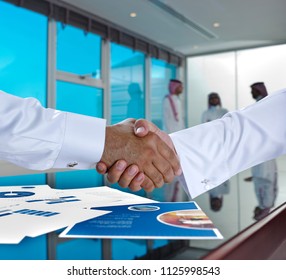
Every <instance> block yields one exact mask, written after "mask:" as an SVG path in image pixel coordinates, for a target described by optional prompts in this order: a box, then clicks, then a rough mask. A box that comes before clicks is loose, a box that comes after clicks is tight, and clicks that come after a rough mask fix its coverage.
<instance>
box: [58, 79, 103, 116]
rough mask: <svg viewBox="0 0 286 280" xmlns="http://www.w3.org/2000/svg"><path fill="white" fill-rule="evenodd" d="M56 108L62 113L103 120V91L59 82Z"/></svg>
mask: <svg viewBox="0 0 286 280" xmlns="http://www.w3.org/2000/svg"><path fill="white" fill-rule="evenodd" d="M56 99H57V101H56V108H57V109H59V110H62V111H67V112H72V113H77V114H83V115H88V116H92V117H98V118H102V116H103V95H102V90H101V89H98V88H94V87H89V86H83V85H78V84H72V83H66V82H61V81H58V82H57V97H56Z"/></svg>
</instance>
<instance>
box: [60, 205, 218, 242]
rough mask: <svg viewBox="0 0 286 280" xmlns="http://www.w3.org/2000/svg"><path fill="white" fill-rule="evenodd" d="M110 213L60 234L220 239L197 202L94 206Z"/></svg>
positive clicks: (73, 236)
mask: <svg viewBox="0 0 286 280" xmlns="http://www.w3.org/2000/svg"><path fill="white" fill-rule="evenodd" d="M95 210H104V211H109V212H110V213H108V214H106V215H104V216H100V217H97V218H94V219H91V220H87V221H84V222H82V223H77V224H76V225H74V226H69V227H68V228H66V229H65V230H64V231H63V232H62V233H61V234H60V237H65V238H68V237H71V238H125V239H221V238H223V237H222V235H221V233H220V232H219V230H218V229H217V228H215V226H214V224H213V223H212V221H211V220H210V219H209V218H208V217H207V216H206V215H205V213H204V212H203V211H202V210H201V209H200V207H199V206H198V205H197V203H195V202H193V201H190V202H171V203H168V202H162V203H144V204H136V205H135V204H131V205H121V206H111V207H96V208H95Z"/></svg>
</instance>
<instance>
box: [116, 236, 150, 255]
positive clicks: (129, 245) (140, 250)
mask: <svg viewBox="0 0 286 280" xmlns="http://www.w3.org/2000/svg"><path fill="white" fill-rule="evenodd" d="M145 254H147V240H144V239H142V240H139V239H138V240H137V239H136V240H127V239H113V240H112V259H114V260H132V259H135V258H140V257H142V256H143V255H145Z"/></svg>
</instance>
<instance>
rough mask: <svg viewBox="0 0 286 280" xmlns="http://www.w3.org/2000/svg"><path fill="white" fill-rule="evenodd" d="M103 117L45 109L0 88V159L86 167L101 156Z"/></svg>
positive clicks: (45, 165)
mask: <svg viewBox="0 0 286 280" xmlns="http://www.w3.org/2000/svg"><path fill="white" fill-rule="evenodd" d="M105 126H106V122H105V120H103V119H98V118H93V117H88V116H84V115H79V114H73V113H67V112H61V111H57V110H53V109H46V108H43V107H42V106H41V104H40V103H39V102H38V100H36V99H34V98H19V97H16V96H13V95H10V94H7V93H5V92H2V91H0V159H1V160H5V161H9V162H11V163H13V164H16V165H18V166H21V167H24V168H28V169H33V170H46V169H50V168H69V167H71V168H76V169H89V168H93V167H95V164H96V162H98V161H99V160H100V158H101V156H102V153H103V149H104V141H105Z"/></svg>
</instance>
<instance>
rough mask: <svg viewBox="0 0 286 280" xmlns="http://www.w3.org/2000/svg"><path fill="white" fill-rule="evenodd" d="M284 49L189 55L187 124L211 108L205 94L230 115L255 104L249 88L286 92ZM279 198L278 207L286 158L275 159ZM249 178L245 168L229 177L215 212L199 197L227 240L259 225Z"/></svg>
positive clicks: (285, 183) (285, 194)
mask: <svg viewBox="0 0 286 280" xmlns="http://www.w3.org/2000/svg"><path fill="white" fill-rule="evenodd" d="M285 67H286V45H278V46H271V47H263V48H256V49H249V50H243V51H237V52H226V53H220V54H213V55H206V56H198V57H190V58H188V59H187V92H188V103H187V107H188V123H189V126H193V125H197V124H199V123H200V122H201V114H202V112H203V111H204V110H206V108H207V95H208V94H209V93H210V92H217V93H219V94H220V96H221V100H222V106H223V107H225V108H227V109H228V110H229V111H232V110H235V109H240V108H243V107H245V106H247V105H250V104H252V103H254V102H255V101H254V100H253V99H252V96H251V94H250V85H251V84H253V83H254V82H260V81H262V82H264V83H265V85H266V87H267V89H268V92H269V94H271V93H272V92H273V91H275V90H278V89H281V88H285V87H286V81H285V75H284V72H285ZM277 163H278V186H279V191H278V197H277V201H276V206H278V205H279V204H281V203H282V202H283V201H285V199H286V180H285V179H286V178H285V177H286V176H285V174H286V173H285V167H286V165H285V157H284V156H282V157H280V158H278V159H277ZM248 176H250V170H245V171H244V172H241V173H240V174H238V175H236V176H234V177H233V178H231V188H230V193H229V194H226V195H224V200H223V207H222V209H221V211H219V212H213V211H212V210H211V209H210V206H209V195H208V193H206V194H203V195H201V196H199V197H198V198H196V201H197V202H198V203H199V205H200V206H201V207H202V208H203V209H204V210H205V211H206V213H207V214H208V215H209V216H210V217H211V219H212V220H213V221H214V223H215V225H216V226H217V227H218V228H219V229H220V230H221V232H222V234H223V235H224V237H225V239H228V238H230V237H231V236H233V235H234V234H235V233H237V232H238V231H240V230H242V229H244V228H245V227H246V226H248V225H250V224H251V223H253V222H255V220H254V219H253V218H252V217H253V210H254V208H255V206H256V205H257V201H256V197H255V194H254V187H253V183H251V182H250V183H246V182H245V181H244V178H246V177H248ZM221 242H223V241H218V242H213V241H204V242H201V241H192V242H191V244H192V246H196V247H202V248H214V247H215V246H217V245H218V244H220V243H221Z"/></svg>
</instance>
